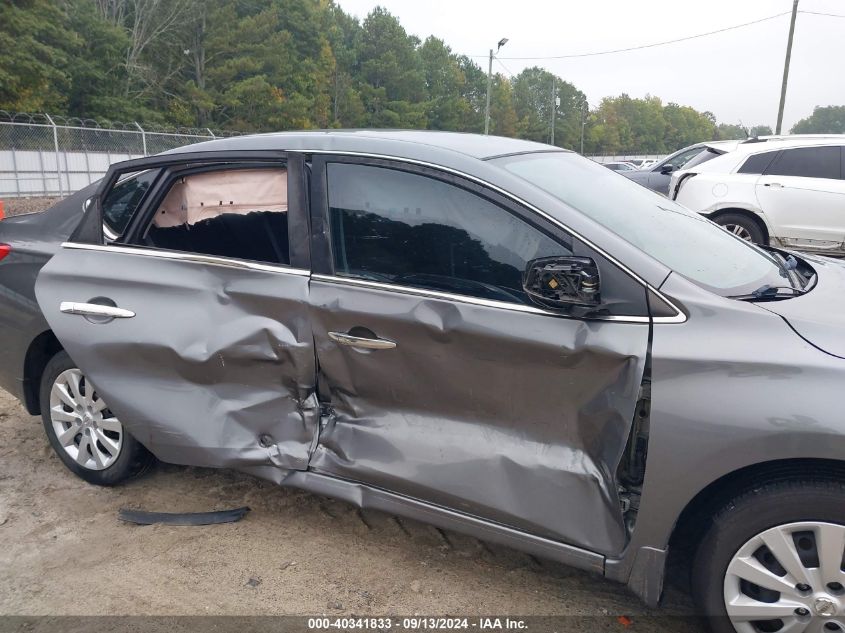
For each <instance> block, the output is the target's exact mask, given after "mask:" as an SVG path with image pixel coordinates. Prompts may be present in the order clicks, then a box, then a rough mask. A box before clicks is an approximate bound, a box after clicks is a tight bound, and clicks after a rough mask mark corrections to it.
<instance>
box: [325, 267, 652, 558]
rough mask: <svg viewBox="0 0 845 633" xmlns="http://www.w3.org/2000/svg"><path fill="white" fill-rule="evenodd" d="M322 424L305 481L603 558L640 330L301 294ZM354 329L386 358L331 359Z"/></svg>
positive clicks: (617, 543) (350, 355)
mask: <svg viewBox="0 0 845 633" xmlns="http://www.w3.org/2000/svg"><path fill="white" fill-rule="evenodd" d="M311 301H312V306H314V322H315V323H314V331H315V339H316V343H317V356H318V359H319V364H320V371H321V375H320V380H321V381H323V382H324V384H323V385H322V391H323V392H324V393H325V390H326V388H327V389H328V390H329V393H330V397H331V405H332V407H333V409H334V415H333V416H332V417H331V418H329V420H328V423H327V424H326V426H325V428H324V429H323V430H322V432H321V435H320V441H319V444H318V446H317V449H316V451H315V453H314V456H313V457H312V460H311V467H312V469H314V470H316V471H318V472H322V473H326V474H332V475H336V476H340V477H344V478H347V479H353V480H356V481H360V482H364V483H367V484H370V485H373V486H377V487H380V488H384V489H387V490H391V491H394V492H398V493H400V494H404V495H407V496H410V497H414V498H417V499H420V500H424V501H428V502H430V503H434V504H438V505H442V506H445V507H449V508H453V509H456V510H459V511H462V512H465V513H467V514H472V515H475V516H479V517H484V518H487V519H490V520H493V521H497V522H500V523H502V524H505V525H508V526H512V527H516V528H519V529H522V530H526V531H530V532H532V533H534V534H537V535H539V536H543V537H547V538H551V539H555V540H559V541H563V542H567V543H571V544H576V545H579V546H582V547H586V548H588V549H591V550H594V551H599V552H603V553H618V552H620V551H621V550H622V549H623V548H624V545H625V542H626V538H627V536H626V533H625V528H624V525H623V523H622V516H621V511H620V506H619V500H618V498H617V491H616V484H615V481H614V474H615V472H616V468H617V466H618V464H619V461H620V459H621V455H622V453H623V451H624V447H625V444H626V441H627V438H628V434H629V431H630V427H631V421H632V419H633V413H634V406H635V404H636V399H637V394H638V390H639V387H640V381H641V378H642V373H643V368H644V362H645V355H646V350H647V345H648V325H647V324H624V323H613V322H584V321H578V320H571V319H563V318H555V317H549V316H541V315H537V314H530V313H521V312H515V311H511V310H503V309H500V308H495V307H487V306H477V305H470V304H464V303H459V302H448V301H443V300H440V299H433V298H425V297H421V296H414V295H410V294H399V293H391V292H385V291H381V290H376V289H369V288H361V287H350V286H345V285H342V284H332V283H330V282H323V281H316V280H315V281H313V282H312V288H311ZM353 327H365V328H368V329H370V330H372V331H373V332H374V333H375V334H377V335H378V336H379V337H382V338H386V339H390V340H393V341H395V342H396V343H397V347H396V348H395V349H392V350H381V351H360V350H356V349H353V348H349V347H343V346H338V345H336V344H335V343H334V342H333V341H331V340H330V339H328V337H327V333H328V332H329V331H335V332H348V331H349V330H350V329H351V328H353Z"/></svg>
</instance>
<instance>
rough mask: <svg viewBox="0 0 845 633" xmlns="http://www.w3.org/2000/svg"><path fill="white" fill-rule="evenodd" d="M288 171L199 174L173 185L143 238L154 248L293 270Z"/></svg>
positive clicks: (228, 170) (207, 172) (268, 169)
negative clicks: (291, 263)
mask: <svg viewBox="0 0 845 633" xmlns="http://www.w3.org/2000/svg"><path fill="white" fill-rule="evenodd" d="M287 210H288V187H287V171H286V170H285V169H283V168H261V169H251V168H250V169H226V170H213V171H200V172H195V173H190V174H187V175H185V176H182V177H179V178H177V179H175V180H174V181H173V183H172V184H171V186H170V189H169V190H168V192H167V195H165V197H164V198H163V199H162V200H161V201H160V202H159V203H158V205H157V207H156V210H155V214H154V215H153V218H152V221H151V222H150V225H149V227H148V228H147V232H146V235H145V237H144V240H145V243H146V245H147V246H152V247H154V248H160V249H166V250H173V251H180V252H185V253H196V254H199V255H214V256H217V257H231V258H235V259H242V260H247V261H255V262H262V263H268V264H283V265H286V264H289V263H290V251H289V244H288V214H287Z"/></svg>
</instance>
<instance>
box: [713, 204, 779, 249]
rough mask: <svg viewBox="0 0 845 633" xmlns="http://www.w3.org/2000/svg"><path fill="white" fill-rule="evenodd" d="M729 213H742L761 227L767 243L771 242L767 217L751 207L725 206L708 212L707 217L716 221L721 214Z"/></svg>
mask: <svg viewBox="0 0 845 633" xmlns="http://www.w3.org/2000/svg"><path fill="white" fill-rule="evenodd" d="M729 213H730V214H737V215H741V216H743V217H746V218H748V219H749V220H751V221H752V222H754V223H755V224H756V225H757V226H758V227H760V230H761V231H763V235H764V236H765V237H766V243H769V242H770V241H771V237H772V233H771V231H770V230H769V225H768V223H767V222H766V220H765V218H764V217H763V216H762V215H761V214H760V213H757V212H755V211H752V210H750V209H744V208H742V207H724V208H721V209H717V210H716V211H712V212H711V213H709V214H707V218H708V219H709V220H713V221H714V222H715V221H716V220H717V219H718V218H720V217H721V216H723V215H727V214H729Z"/></svg>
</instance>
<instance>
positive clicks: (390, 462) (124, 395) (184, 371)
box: [0, 131, 845, 633]
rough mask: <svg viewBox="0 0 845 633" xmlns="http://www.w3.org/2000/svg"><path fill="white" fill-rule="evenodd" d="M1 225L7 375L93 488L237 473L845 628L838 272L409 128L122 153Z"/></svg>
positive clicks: (723, 611)
mask: <svg viewBox="0 0 845 633" xmlns="http://www.w3.org/2000/svg"><path fill="white" fill-rule="evenodd" d="M83 207H84V209H85V210H84V211H83ZM0 242H2V243H3V244H4V246H0V257H2V261H0V292H2V294H3V301H2V302H0V324H2V329H0V354H2V357H0V384H1V385H2V386H3V387H4V388H5V389H7V390H9V391H11V392H12V393H14V394H16V395H17V396H18V397H19V398H21V400H22V401H23V402H24V403H25V406H26V408H27V409H28V410H29V412H30V413H32V414H33V415H36V414H40V415H41V417H42V419H43V423H44V428H45V430H46V432H47V436H48V437H49V440H50V443H51V444H52V445H53V448H54V449H55V450H56V453H57V454H58V455H59V457H60V458H61V459H62V461H63V462H64V463H65V464H66V465H67V466H68V468H69V469H70V470H71V471H73V472H74V473H76V474H77V475H79V476H81V477H83V478H84V479H86V480H87V481H89V482H92V483H96V484H102V485H111V484H115V483H118V482H120V481H123V480H125V479H126V478H128V477H131V476H133V475H136V474H137V473H139V472H140V471H141V470H143V469H144V468H145V467H147V466H148V465H149V464H150V463H151V460H152V459H153V457H152V456H153V455H154V456H155V457H156V458H158V459H160V460H163V461H165V462H171V463H177V464H192V465H199V466H213V467H225V468H236V469H239V470H242V471H246V472H249V473H253V474H255V475H257V476H259V477H263V478H266V479H269V480H272V481H274V482H277V483H278V484H281V485H285V486H296V487H299V488H303V489H305V490H310V491H313V492H316V493H318V494H323V495H329V496H334V497H338V498H341V499H345V500H347V501H349V502H351V503H353V504H356V505H358V506H360V507H363V508H374V509H379V510H383V511H386V512H390V513H395V514H399V515H407V516H411V517H416V518H419V519H422V520H424V521H428V522H430V523H433V524H435V525H438V526H440V527H443V528H448V529H452V530H457V531H462V532H467V533H470V534H473V535H475V536H478V537H480V538H483V539H486V540H490V541H495V542H498V543H503V544H506V545H510V546H513V547H516V548H520V549H522V550H525V551H527V552H530V553H533V554H535V555H537V556H543V557H547V558H551V559H555V560H558V561H563V562H565V563H569V564H571V565H574V566H577V567H580V568H583V569H587V570H592V571H593V572H596V573H598V574H603V575H605V576H606V577H608V578H610V579H613V580H616V581H620V582H624V583H627V584H628V586H629V587H630V588H631V590H632V591H633V592H635V593H636V594H637V595H639V596H640V597H641V598H642V599H643V600H644V601H645V602H646V603H648V604H650V605H654V604H656V603H657V602H658V601H659V599H660V596H661V592H662V586H663V578H664V569H665V567H666V562H667V558H668V556H669V554H670V552H677V553H678V555H679V556H685V555H686V552H687V551H688V550H689V551H690V552H691V554H690V555H689V558H688V559H686V562H687V567H688V568H689V569H690V570H691V574H692V587H693V591H694V593H695V597H696V599H697V600H698V603H699V604H700V605H701V608H702V610H703V611H704V612H705V613H707V614H708V615H711V616H713V620H712V622H713V627H714V629H715V630H717V631H731V630H736V631H739V632H741V633H749V632H754V631H758V632H764V631H804V630H808V631H809V630H842V629H845V571H843V566H845V565H843V555H845V419H843V415H842V412H841V410H840V409H839V405H837V404H836V398H838V395H837V394H839V392H840V389H841V388H842V385H843V384H845V335H843V333H845V317H843V315H845V266H844V265H843V264H842V263H838V262H834V261H832V260H827V259H824V258H820V257H809V256H798V255H794V254H790V253H786V252H783V251H780V250H777V249H762V248H760V247H757V246H754V245H752V244H749V243H747V242H744V241H743V240H740V239H737V238H736V237H735V236H733V235H731V234H729V233H727V232H726V231H724V230H722V229H721V228H720V227H718V226H717V225H715V224H713V223H712V222H710V221H709V220H707V219H706V218H703V217H701V216H699V215H698V214H695V213H692V212H690V211H688V210H686V209H685V208H683V207H680V206H678V205H677V204H676V203H674V202H672V201H671V200H668V199H667V198H665V197H662V196H659V195H657V194H655V193H653V192H651V191H649V190H647V189H645V188H643V187H640V186H637V185H636V184H634V183H632V182H631V181H629V180H628V179H626V178H623V177H620V176H619V175H618V174H614V173H612V172H611V171H610V170H608V169H606V168H604V167H602V166H601V165H598V164H596V163H594V162H592V161H590V160H588V159H585V158H582V157H580V156H578V155H576V154H574V153H571V152H567V151H562V150H559V149H557V148H552V147H549V146H545V145H540V144H536V143H530V142H526V141H517V140H512V139H503V138H496V137H482V136H474V135H461V134H451V133H435V132H396V131H394V132H386V131H385V132H371V131H358V132H339V131H333V132H326V133H286V134H270V135H261V136H253V137H235V138H229V139H221V140H216V141H211V142H209V143H203V144H200V145H194V146H191V147H186V148H183V149H180V150H177V151H175V152H172V153H168V154H164V155H159V156H154V157H151V158H145V159H140V160H133V161H129V162H126V163H120V164H117V165H114V166H112V168H111V169H110V170H109V172H108V174H107V175H106V176H105V178H104V179H103V180H102V182H100V183H99V184H96V185H92V186H91V187H89V188H88V189H86V190H84V191H82V192H80V193H78V194H76V195H74V196H71V197H70V198H68V199H66V200H65V201H63V202H61V203H59V204H58V205H56V206H55V207H54V208H53V209H51V210H49V211H47V212H45V213H43V214H40V215H30V216H22V217H14V218H8V219H5V220H3V221H2V222H0ZM812 627H815V628H812ZM822 627H823V628H822ZM836 627H839V628H838V629H837V628H836Z"/></svg>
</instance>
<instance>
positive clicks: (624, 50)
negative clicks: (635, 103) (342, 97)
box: [470, 11, 835, 60]
mask: <svg viewBox="0 0 845 633" xmlns="http://www.w3.org/2000/svg"><path fill="white" fill-rule="evenodd" d="M791 13H792V11H785V12H783V13H778V14H776V15H770V16H769V17H766V18H760V19H759V20H752V21H751V22H744V23H743V24H736V25H734V26H728V27H725V28H723V29H717V30H715V31H708V32H707V33H699V34H698V35H689V36H687V37H679V38H678V39H674V40H666V41H665V42H655V43H653V44H643V45H641V46H630V47H628V48H617V49H614V50H609V51H597V52H593V53H573V54H570V55H545V56H539V57H502V59H507V60H542V59H571V58H574V57H596V56H598V55H613V54H615V53H627V52H629V51H639V50H642V49H644V48H654V47H656V46H666V45H667V44H677V43H678V42H686V41H689V40H694V39H698V38H700V37H708V36H710V35H716V34H717V33H724V32H725V31H734V30H736V29H741V28H745V27H746V26H752V25H754V24H760V23H761V22H767V21H769V20H775V19H777V18H781V17H783V16H785V15H790V14H791ZM802 13H804V12H803V11H802ZM831 15H832V14H831ZM834 17H835V16H834ZM470 57H487V56H486V55H470ZM496 59H497V60H498V59H499V58H498V57H497V58H496Z"/></svg>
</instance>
